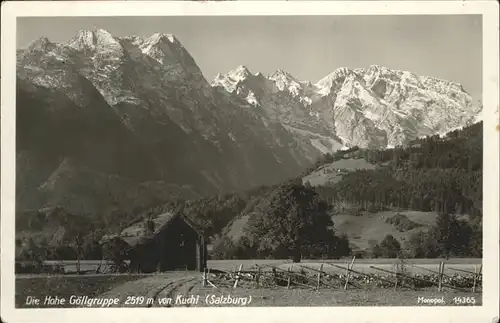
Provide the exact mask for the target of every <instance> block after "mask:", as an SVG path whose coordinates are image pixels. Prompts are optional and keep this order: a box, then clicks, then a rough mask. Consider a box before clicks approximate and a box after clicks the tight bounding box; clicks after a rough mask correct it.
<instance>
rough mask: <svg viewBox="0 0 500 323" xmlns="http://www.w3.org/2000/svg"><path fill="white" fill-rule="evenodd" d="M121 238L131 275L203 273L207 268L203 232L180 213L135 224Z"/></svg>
mask: <svg viewBox="0 0 500 323" xmlns="http://www.w3.org/2000/svg"><path fill="white" fill-rule="evenodd" d="M151 223H153V225H151ZM151 226H153V227H151ZM120 238H122V239H123V240H124V241H125V242H126V243H127V244H128V245H129V246H130V248H129V249H128V251H127V255H126V258H127V259H129V260H130V270H131V271H132V272H142V273H148V272H155V271H156V272H163V271H169V270H179V269H181V270H196V271H203V270H204V269H205V268H206V265H207V243H206V241H205V237H204V234H203V230H201V229H200V228H199V227H198V226H197V225H196V224H195V223H193V221H192V220H190V219H189V218H188V217H186V216H185V215H184V214H183V213H182V212H176V213H174V214H172V213H168V212H167V213H163V214H160V215H157V216H155V217H154V218H151V219H149V221H146V223H144V222H141V223H136V224H135V225H132V226H131V227H129V228H126V229H124V230H123V231H122V233H121V235H120Z"/></svg>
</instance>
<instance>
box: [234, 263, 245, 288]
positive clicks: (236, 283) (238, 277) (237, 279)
mask: <svg viewBox="0 0 500 323" xmlns="http://www.w3.org/2000/svg"><path fill="white" fill-rule="evenodd" d="M242 267H243V264H240V267H239V268H238V273H237V274H236V281H235V282H234V286H233V288H236V287H237V286H238V281H239V280H240V275H241V268H242Z"/></svg>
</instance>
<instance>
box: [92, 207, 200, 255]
mask: <svg viewBox="0 0 500 323" xmlns="http://www.w3.org/2000/svg"><path fill="white" fill-rule="evenodd" d="M176 218H182V220H183V221H184V222H186V224H187V225H189V226H190V227H191V228H192V229H193V230H195V231H196V232H197V233H198V234H199V235H202V236H203V230H202V229H201V228H200V227H198V226H197V225H196V224H195V223H194V222H193V221H192V220H191V219H189V218H188V217H187V216H185V215H184V214H183V213H182V212H176V213H172V212H165V213H162V214H158V215H157V216H155V217H153V218H151V220H152V221H153V222H154V224H155V226H154V227H155V231H154V232H153V234H152V235H146V231H145V230H144V223H145V221H147V219H144V220H143V221H139V222H136V223H134V224H132V225H130V226H129V227H127V228H125V229H123V230H122V231H121V232H120V234H119V235H118V234H115V235H106V236H104V237H103V239H102V242H106V241H109V240H111V239H112V238H115V237H120V238H121V239H123V240H124V241H125V242H126V243H127V244H128V245H130V246H131V247H134V246H136V245H138V244H143V243H146V242H147V241H149V240H150V239H151V238H152V237H154V236H156V235H157V234H158V233H160V232H161V231H163V230H165V229H166V228H167V227H168V226H169V225H170V224H171V223H172V222H173V220H174V219H176Z"/></svg>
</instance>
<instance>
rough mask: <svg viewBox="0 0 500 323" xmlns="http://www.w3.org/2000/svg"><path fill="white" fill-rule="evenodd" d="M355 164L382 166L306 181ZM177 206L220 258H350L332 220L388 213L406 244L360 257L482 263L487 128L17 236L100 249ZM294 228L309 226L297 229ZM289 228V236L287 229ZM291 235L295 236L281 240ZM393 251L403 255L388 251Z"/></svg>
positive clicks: (51, 223) (339, 156)
mask: <svg viewBox="0 0 500 323" xmlns="http://www.w3.org/2000/svg"><path fill="white" fill-rule="evenodd" d="M354 159H365V160H366V161H368V162H369V163H371V164H373V165H375V166H376V167H374V169H365V170H357V171H349V172H346V173H345V174H343V175H342V177H341V179H340V180H339V181H338V182H336V183H335V184H329V185H326V186H314V187H313V186H310V185H308V183H305V184H302V178H303V177H304V176H305V175H307V174H309V173H311V172H313V171H316V170H317V169H319V168H321V167H324V166H325V165H328V164H332V163H334V162H336V161H339V160H345V161H346V162H348V161H349V160H354ZM179 207H182V208H183V210H184V213H185V214H186V215H188V216H189V217H191V218H192V219H193V220H194V221H195V222H197V223H198V224H199V225H201V226H202V227H204V228H205V233H206V236H207V238H209V240H210V242H211V243H212V244H213V245H214V252H213V254H212V256H213V257H218V258H233V257H236V258H255V257H258V258H263V257H264V258H265V257H292V258H295V259H296V258H298V257H299V256H297V253H298V252H297V249H300V252H301V255H302V257H313V258H314V257H325V256H327V257H340V256H344V255H347V254H349V253H351V252H354V250H351V248H350V247H349V242H348V241H347V234H349V233H350V232H348V230H350V229H349V228H350V227H349V226H348V225H343V226H339V227H336V225H334V223H339V222H338V221H335V220H336V219H337V218H340V217H341V216H356V218H357V219H358V220H357V221H358V222H359V223H361V224H363V223H365V226H366V225H373V223H376V222H373V221H374V220H376V219H377V216H378V215H382V214H384V215H386V214H388V212H389V211H394V214H395V215H394V216H391V217H390V218H388V219H385V220H381V221H379V222H383V223H386V226H391V227H394V228H395V229H394V230H396V231H397V232H402V234H401V237H403V238H404V237H406V238H407V239H404V240H405V241H402V240H401V239H400V240H399V241H398V239H397V238H396V239H395V238H394V237H393V236H392V235H390V234H388V233H384V234H387V235H388V236H387V237H386V238H385V239H380V240H379V241H374V242H373V243H371V246H370V248H369V250H362V251H363V254H360V256H368V257H378V256H387V257H391V256H394V255H399V254H400V253H401V252H402V251H403V250H404V251H405V252H406V255H407V256H410V257H437V256H480V255H481V250H482V244H481V239H482V235H481V232H482V123H478V124H475V125H473V126H471V127H468V128H465V129H462V130H457V131H454V132H452V133H449V134H448V135H447V136H445V137H439V136H433V137H428V138H423V139H418V140H415V141H413V142H412V143H411V144H410V145H408V146H406V147H397V148H395V149H384V150H369V149H358V148H353V149H350V150H346V151H338V152H337V153H335V154H333V155H331V154H327V155H325V156H323V157H321V158H320V159H318V161H317V162H316V163H315V164H314V165H312V167H311V168H310V169H309V170H308V171H307V172H305V173H304V174H302V175H301V176H300V177H299V178H297V179H295V180H291V181H289V182H287V183H284V184H282V185H275V186H272V187H268V186H262V187H257V188H255V189H253V190H249V191H244V192H234V193H229V194H224V195H216V196H212V197H205V198H201V199H194V200H181V199H175V200H169V201H164V202H161V203H157V204H156V205H152V206H149V207H147V206H141V207H137V208H136V209H135V210H134V212H130V211H128V212H122V213H120V212H115V213H114V216H113V218H109V217H102V216H100V215H98V214H93V215H89V214H87V215H85V214H81V215H73V217H74V218H73V217H72V215H68V214H66V215H61V214H63V213H64V210H61V209H57V212H56V213H54V212H53V211H51V212H48V211H46V210H45V211H44V210H42V211H39V212H35V215H33V213H30V214H23V215H19V216H18V217H17V218H16V230H17V231H18V232H19V233H22V234H20V235H19V237H20V238H21V239H29V238H32V239H33V238H34V239H35V240H36V241H35V242H36V243H37V244H44V245H47V244H51V245H53V246H54V248H55V249H57V246H58V245H64V244H66V245H74V244H75V243H76V242H75V237H83V238H82V239H79V240H78V241H79V242H78V243H79V244H80V245H82V244H83V243H84V242H83V240H85V241H86V242H85V243H86V244H87V245H91V246H94V245H95V240H96V239H98V238H99V237H100V235H102V234H103V233H109V232H110V231H115V232H119V231H120V230H121V229H122V228H124V227H126V226H128V225H130V223H133V222H137V221H143V220H145V219H147V218H148V217H149V216H151V215H155V214H160V213H162V212H167V211H172V210H174V209H177V208H179ZM403 210H416V211H422V213H424V212H428V213H429V214H430V213H431V212H433V214H435V216H434V217H435V219H434V220H432V221H430V222H429V223H428V224H422V223H417V222H414V221H412V220H410V219H408V218H407V217H406V216H404V215H403V214H400V213H399V212H400V211H403ZM384 212H385V213H384ZM389 213H390V212H389ZM320 219H321V220H320ZM328 219H333V220H334V221H333V222H331V221H330V220H328ZM464 219H467V220H464ZM76 220H78V221H76ZM82 221H83V222H85V225H82ZM301 223H302V224H301ZM73 224H74V225H73ZM296 227H302V228H304V229H303V231H300V232H298V231H296V230H295V228H296ZM283 228H285V229H286V228H289V230H285V231H286V232H282V231H283ZM342 230H347V231H346V232H343V231H342ZM396 231H395V232H396ZM319 232H322V233H321V235H320V234H319ZM269 234H271V235H269ZM287 234H288V235H290V236H289V239H284V240H283V239H281V238H280V237H284V236H286V235H287ZM273 235H274V236H273ZM382 240H383V241H382ZM286 241H290V243H287V242H286ZM394 241H396V242H397V243H395V242H394ZM35 242H33V241H29V244H30V245H32V244H33V243H35ZM21 244H22V242H21V241H19V245H21ZM387 246H392V247H387ZM395 246H396V247H397V248H398V251H394V250H389V249H390V248H396V247H395ZM384 248H385V249H384ZM387 248H389V249H387ZM89 250H92V249H89ZM55 257H57V256H55Z"/></svg>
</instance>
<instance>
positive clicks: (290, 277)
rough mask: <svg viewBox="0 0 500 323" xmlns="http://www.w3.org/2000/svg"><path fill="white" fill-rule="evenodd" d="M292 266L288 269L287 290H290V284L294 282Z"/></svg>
mask: <svg viewBox="0 0 500 323" xmlns="http://www.w3.org/2000/svg"><path fill="white" fill-rule="evenodd" d="M291 272H292V266H290V267H288V282H287V285H286V288H287V289H290V283H291V282H292V274H291Z"/></svg>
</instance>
